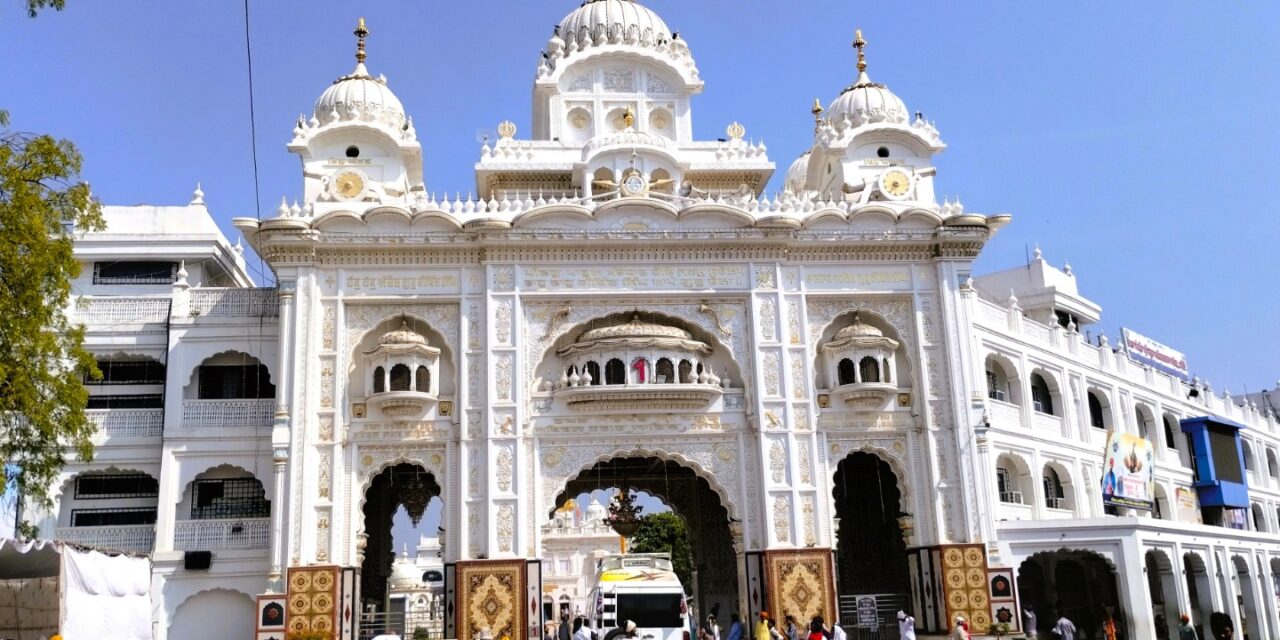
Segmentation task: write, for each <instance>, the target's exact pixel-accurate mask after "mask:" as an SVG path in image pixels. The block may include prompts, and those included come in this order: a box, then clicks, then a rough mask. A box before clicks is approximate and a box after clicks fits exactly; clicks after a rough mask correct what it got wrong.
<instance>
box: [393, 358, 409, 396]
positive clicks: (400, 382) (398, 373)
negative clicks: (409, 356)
mask: <svg viewBox="0 0 1280 640" xmlns="http://www.w3.org/2000/svg"><path fill="white" fill-rule="evenodd" d="M391 390H392V391H408V390H409V365H407V364H398V365H396V366H394V367H391Z"/></svg>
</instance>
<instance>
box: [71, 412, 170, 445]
mask: <svg viewBox="0 0 1280 640" xmlns="http://www.w3.org/2000/svg"><path fill="white" fill-rule="evenodd" d="M84 413H85V416H86V417H87V418H89V422H92V423H94V424H96V425H98V434H99V435H103V436H107V437H108V438H149V437H159V436H160V434H161V433H163V432H164V409H86V410H85V412H84Z"/></svg>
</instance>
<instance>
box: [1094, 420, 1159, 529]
mask: <svg viewBox="0 0 1280 640" xmlns="http://www.w3.org/2000/svg"><path fill="white" fill-rule="evenodd" d="M1153 460H1154V452H1153V451H1152V449H1151V442H1149V441H1147V440H1144V439H1142V438H1139V437H1138V436H1135V435H1130V434H1127V433H1116V432H1112V434H1111V436H1110V437H1108V438H1107V451H1106V457H1105V459H1104V460H1103V463H1102V504H1103V505H1106V506H1108V507H1129V508H1132V509H1145V510H1147V511H1151V510H1152V507H1153V506H1154V505H1153V504H1152V503H1153V500H1154V493H1153V492H1154V490H1155V489H1154V487H1153V478H1152V462H1153Z"/></svg>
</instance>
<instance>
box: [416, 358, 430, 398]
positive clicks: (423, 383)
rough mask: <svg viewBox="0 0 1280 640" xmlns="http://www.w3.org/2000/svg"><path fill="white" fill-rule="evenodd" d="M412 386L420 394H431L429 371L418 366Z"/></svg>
mask: <svg viewBox="0 0 1280 640" xmlns="http://www.w3.org/2000/svg"><path fill="white" fill-rule="evenodd" d="M413 386H414V388H415V389H417V390H418V391H421V392H422V393H431V371H430V370H429V369H427V368H426V367H424V366H422V365H418V371H417V376H416V378H415V379H414V381H413Z"/></svg>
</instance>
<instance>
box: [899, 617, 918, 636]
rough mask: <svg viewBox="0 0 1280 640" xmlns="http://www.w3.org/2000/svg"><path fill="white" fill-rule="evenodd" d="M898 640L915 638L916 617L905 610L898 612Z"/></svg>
mask: <svg viewBox="0 0 1280 640" xmlns="http://www.w3.org/2000/svg"><path fill="white" fill-rule="evenodd" d="M898 640H916V619H915V618H912V617H911V616H909V615H907V612H906V611H899V612H898Z"/></svg>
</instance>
